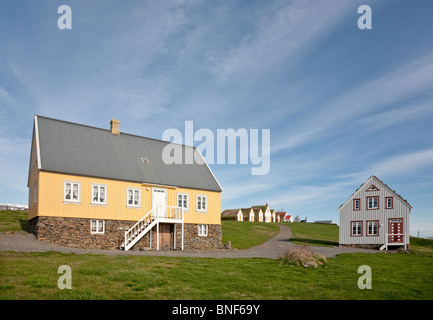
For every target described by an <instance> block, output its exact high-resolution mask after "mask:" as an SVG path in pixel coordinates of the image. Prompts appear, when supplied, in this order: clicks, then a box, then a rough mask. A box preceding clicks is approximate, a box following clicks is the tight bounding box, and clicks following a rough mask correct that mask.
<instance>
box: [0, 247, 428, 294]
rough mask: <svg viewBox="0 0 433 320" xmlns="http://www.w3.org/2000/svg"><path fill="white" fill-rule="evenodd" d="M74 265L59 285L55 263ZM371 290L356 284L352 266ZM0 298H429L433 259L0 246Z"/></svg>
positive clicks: (386, 255) (373, 255)
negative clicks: (287, 261)
mask: <svg viewBox="0 0 433 320" xmlns="http://www.w3.org/2000/svg"><path fill="white" fill-rule="evenodd" d="M61 265H68V266H70V267H71V270H72V289H71V290H68V289H64V290H60V289H59V288H58V287H57V281H58V278H59V277H60V274H58V273H57V269H58V267H59V266H61ZM361 265H368V266H370V267H371V270H372V289H370V290H368V289H364V290H360V289H359V288H358V285H357V283H358V278H359V277H360V276H361V275H360V274H358V273H357V270H358V267H359V266H361ZM0 299H163V300H164V299H186V300H195V299H207V300H213V299H218V300H226V299H228V300H232V299H234V300H239V299H242V300H250V299H258V300H263V299H276V300H279V299H338V300H339V299H433V258H432V257H425V256H418V255H412V254H407V253H404V254H381V253H379V254H343V255H340V256H338V257H337V258H330V259H328V264H327V266H326V267H325V268H318V269H305V268H301V267H295V266H291V265H284V264H281V263H280V261H278V260H272V259H257V258H256V259H216V258H169V257H147V256H146V257H145V256H108V255H78V254H62V253H56V252H48V253H15V252H0Z"/></svg>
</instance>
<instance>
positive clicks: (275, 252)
mask: <svg viewBox="0 0 433 320" xmlns="http://www.w3.org/2000/svg"><path fill="white" fill-rule="evenodd" d="M279 227H280V232H279V233H278V234H277V235H276V236H275V237H273V238H271V239H269V240H268V241H266V242H265V243H263V244H261V245H258V246H256V247H253V248H250V249H245V250H237V249H233V250H225V249H224V250H184V251H177V250H176V251H121V250H101V249H77V248H70V247H65V246H60V245H54V244H49V243H44V242H41V241H38V240H36V238H35V237H34V236H33V235H32V234H24V233H13V234H7V233H0V251H17V252H46V251H57V252H64V253H77V254H87V253H93V254H104V255H141V256H169V257H204V258H271V259H277V258H278V257H279V255H281V254H283V253H284V252H286V251H287V250H289V249H290V248H293V247H294V246H296V244H294V243H292V242H291V241H290V238H291V237H292V232H291V231H290V228H289V227H287V226H281V225H280V226H279ZM309 248H310V249H311V250H313V251H315V252H317V253H319V254H322V255H324V256H325V257H328V258H329V257H335V256H336V255H337V254H339V253H354V252H365V253H378V252H379V251H377V250H369V249H359V248H346V247H317V246H309Z"/></svg>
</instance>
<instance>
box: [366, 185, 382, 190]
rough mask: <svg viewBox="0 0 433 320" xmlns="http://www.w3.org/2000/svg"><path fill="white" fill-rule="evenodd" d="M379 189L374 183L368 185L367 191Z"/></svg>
mask: <svg viewBox="0 0 433 320" xmlns="http://www.w3.org/2000/svg"><path fill="white" fill-rule="evenodd" d="M379 190H380V189H379V188H378V187H376V186H375V185H374V184H372V185H371V186H370V188H368V189H367V191H379Z"/></svg>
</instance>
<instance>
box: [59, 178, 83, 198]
mask: <svg viewBox="0 0 433 320" xmlns="http://www.w3.org/2000/svg"><path fill="white" fill-rule="evenodd" d="M80 201H81V183H80V182H76V181H63V202H64V203H80Z"/></svg>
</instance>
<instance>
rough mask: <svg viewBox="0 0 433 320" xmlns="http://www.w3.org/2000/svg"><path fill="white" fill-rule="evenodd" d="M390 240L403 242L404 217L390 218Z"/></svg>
mask: <svg viewBox="0 0 433 320" xmlns="http://www.w3.org/2000/svg"><path fill="white" fill-rule="evenodd" d="M388 233H389V234H388V242H389V243H393V242H397V243H400V242H401V243H403V219H389V224H388Z"/></svg>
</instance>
